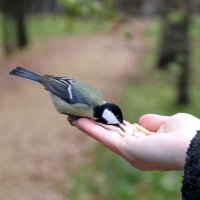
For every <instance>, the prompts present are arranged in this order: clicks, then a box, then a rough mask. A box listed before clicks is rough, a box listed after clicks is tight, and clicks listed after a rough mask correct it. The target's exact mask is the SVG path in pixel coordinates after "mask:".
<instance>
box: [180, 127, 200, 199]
mask: <svg viewBox="0 0 200 200" xmlns="http://www.w3.org/2000/svg"><path fill="white" fill-rule="evenodd" d="M181 192H182V199H183V200H198V199H200V130H199V131H197V134H196V135H195V137H194V138H193V139H192V141H191V143H190V146H189V148H188V150H187V158H186V163H185V167H184V176H183V185H182V188H181Z"/></svg>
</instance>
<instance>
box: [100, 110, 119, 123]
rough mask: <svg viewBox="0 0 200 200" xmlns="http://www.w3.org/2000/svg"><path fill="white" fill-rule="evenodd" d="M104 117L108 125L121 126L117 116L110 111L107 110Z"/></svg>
mask: <svg viewBox="0 0 200 200" xmlns="http://www.w3.org/2000/svg"><path fill="white" fill-rule="evenodd" d="M102 117H103V119H104V120H106V122H107V123H108V124H119V121H118V119H117V118H116V117H115V115H114V114H113V113H112V112H111V111H110V110H108V109H105V110H104V111H103V114H102Z"/></svg>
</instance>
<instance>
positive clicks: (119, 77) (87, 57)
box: [0, 21, 148, 200]
mask: <svg viewBox="0 0 200 200" xmlns="http://www.w3.org/2000/svg"><path fill="white" fill-rule="evenodd" d="M147 24H148V23H147V22H144V21H143V22H141V21H133V22H132V23H131V25H130V26H131V28H132V29H133V30H134V34H133V35H134V38H133V40H132V41H131V50H130V47H129V48H127V44H126V42H125V40H124V38H123V37H122V34H121V33H120V31H119V32H117V33H108V34H99V35H95V36H90V37H71V38H57V39H52V40H49V41H47V42H43V44H41V43H40V44H35V45H33V47H31V48H30V49H28V50H26V51H24V52H23V53H21V54H19V55H15V56H13V57H12V58H10V59H8V60H3V61H1V62H0V65H1V72H0V92H1V98H0V130H1V134H0V185H1V187H0V199H2V200H36V199H37V200H51V199H52V200H55V199H56V200H63V199H65V193H66V191H64V188H66V184H70V183H68V182H67V181H66V180H67V174H68V173H70V170H72V169H73V170H75V169H76V168H78V166H79V164H80V163H81V162H83V161H84V152H85V151H87V150H89V149H90V148H91V147H92V146H93V145H95V141H94V140H92V139H90V138H89V137H87V136H85V135H84V134H82V133H81V132H79V131H77V130H75V129H74V128H73V127H70V126H69V125H68V123H67V121H66V117H65V116H63V115H59V114H57V112H56V111H55V109H54V108H53V106H52V103H51V100H50V98H49V96H48V95H47V93H46V92H45V91H44V90H43V88H42V87H41V86H39V85H37V84H33V83H32V82H29V81H26V80H22V79H19V78H15V77H12V76H9V75H8V72H9V71H10V69H11V68H12V67H13V66H15V65H17V64H19V65H22V66H28V68H30V69H32V70H35V71H37V72H41V73H43V72H44V73H48V74H55V75H66V76H69V77H73V78H76V79H79V80H82V81H86V82H88V83H91V84H93V85H94V86H95V87H96V88H98V89H99V90H100V91H101V92H102V93H103V94H105V97H106V99H107V100H109V101H114V102H116V101H119V99H120V95H121V92H122V89H123V86H124V85H125V84H126V81H127V80H129V78H130V77H131V76H132V75H133V73H134V70H135V68H134V66H137V65H138V58H139V56H140V55H141V52H142V51H141V50H142V45H141V41H140V36H141V33H143V32H144V30H145V28H146V27H147ZM8 66H9V67H8ZM66 182H67V183H66Z"/></svg>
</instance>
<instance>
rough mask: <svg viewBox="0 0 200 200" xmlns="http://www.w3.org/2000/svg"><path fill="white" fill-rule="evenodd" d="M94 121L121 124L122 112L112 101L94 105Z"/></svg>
mask: <svg viewBox="0 0 200 200" xmlns="http://www.w3.org/2000/svg"><path fill="white" fill-rule="evenodd" d="M94 117H95V119H96V121H98V122H101V123H103V124H108V125H115V126H120V124H123V114H122V111H121V109H120V108H119V106H117V105H115V104H112V103H104V104H103V105H100V106H96V107H95V110H94Z"/></svg>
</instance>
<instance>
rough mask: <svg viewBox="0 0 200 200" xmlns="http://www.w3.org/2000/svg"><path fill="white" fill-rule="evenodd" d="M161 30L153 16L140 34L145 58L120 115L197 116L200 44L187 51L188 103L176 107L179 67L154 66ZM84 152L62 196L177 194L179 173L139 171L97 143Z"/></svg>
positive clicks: (155, 198)
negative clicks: (86, 156) (145, 47)
mask: <svg viewBox="0 0 200 200" xmlns="http://www.w3.org/2000/svg"><path fill="white" fill-rule="evenodd" d="M198 19H199V18H198ZM198 19H197V18H195V20H194V21H193V24H192V27H191V36H192V39H193V41H199V35H198V34H197V33H199V20H198ZM160 30H161V26H160V21H159V20H156V21H155V22H154V23H153V24H152V26H151V27H150V29H149V30H148V31H147V32H146V33H145V35H144V40H145V41H148V42H147V43H148V50H147V52H146V53H145V59H142V60H143V61H142V62H141V69H140V70H138V72H137V74H136V75H134V77H133V80H132V81H131V82H130V84H128V85H127V87H126V88H125V90H124V94H123V98H122V100H121V107H122V109H123V112H124V115H125V118H126V119H127V120H129V121H131V122H134V121H137V120H138V118H139V117H140V116H141V115H143V114H145V113H157V114H162V115H172V114H174V113H177V112H188V113H191V114H193V115H196V116H197V117H198V116H200V104H199V99H200V92H199V88H200V79H199V74H200V68H199V62H200V60H199V55H200V49H199V48H198V45H196V43H195V42H194V43H193V45H192V47H193V48H192V54H191V78H190V80H191V81H190V98H191V104H190V105H188V106H178V105H177V104H176V103H175V102H176V96H177V94H176V81H177V77H178V72H179V70H178V69H176V68H174V69H173V68H171V69H170V70H169V71H165V72H163V71H159V70H157V69H156V68H155V63H156V62H155V61H156V55H157V49H158V41H159V40H158V38H159V35H160ZM172 67H173V66H172ZM174 67H177V66H174ZM89 156H90V159H89V161H88V162H87V163H85V164H83V166H80V170H79V172H76V174H73V175H72V176H71V179H70V180H68V182H69V183H70V187H69V188H70V189H69V194H68V196H67V197H68V198H67V199H76V200H86V199H87V200H93V199H97V200H100V199H106V200H122V199H123V200H129V199H136V200H146V199H148V200H174V199H177V200H178V199H181V196H180V187H181V180H182V172H140V171H139V170H137V169H134V168H132V167H131V166H129V164H128V163H126V162H125V161H124V160H123V159H122V158H120V157H118V156H116V155H114V153H112V152H110V151H109V150H108V149H106V148H105V147H103V146H102V145H98V146H97V147H96V148H95V149H94V151H92V152H90V153H89Z"/></svg>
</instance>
